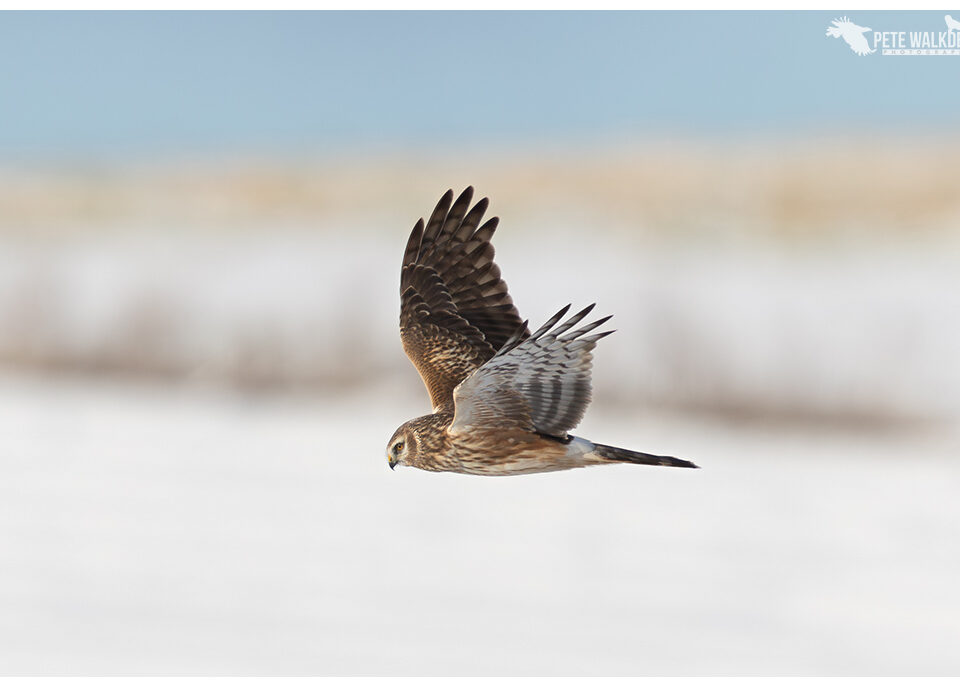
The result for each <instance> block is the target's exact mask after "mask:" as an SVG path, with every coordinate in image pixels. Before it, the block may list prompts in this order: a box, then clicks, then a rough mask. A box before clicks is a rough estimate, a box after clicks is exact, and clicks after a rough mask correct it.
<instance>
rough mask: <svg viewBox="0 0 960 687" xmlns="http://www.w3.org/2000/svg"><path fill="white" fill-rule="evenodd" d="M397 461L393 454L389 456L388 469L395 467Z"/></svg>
mask: <svg viewBox="0 0 960 687" xmlns="http://www.w3.org/2000/svg"><path fill="white" fill-rule="evenodd" d="M398 462H399V461H398V460H396V459H395V458H394V457H393V456H391V457H390V458H388V459H387V463H388V464H389V465H390V469H391V470H393V469H394V468H395V467H397V463H398Z"/></svg>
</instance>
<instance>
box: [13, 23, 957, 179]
mask: <svg viewBox="0 0 960 687" xmlns="http://www.w3.org/2000/svg"><path fill="white" fill-rule="evenodd" d="M843 14H849V15H850V17H851V18H852V19H853V20H854V21H855V22H856V23H858V24H860V25H863V26H869V27H871V28H873V29H875V30H891V31H892V30H906V31H909V30H938V31H939V30H942V29H943V28H944V23H943V14H944V13H943V12H906V13H891V12H862V11H850V12H844V11H841V10H838V11H835V12H819V11H818V12H729V13H714V12H676V13H672V12H642V13H640V12H638V13H587V12H575V13H573V12H564V13H528V12H516V13H474V12H451V13H420V12H412V13H393V12H382V13H378V12H363V13H340V12H335V13H324V12H315V13H270V12H250V13H216V12H213V13H210V12H171V13H152V12H133V13H114V12H106V13H93V12H91V13H73V12H62V13H58V12H44V13H33V12H4V13H0V160H2V159H3V158H5V159H6V160H7V161H8V162H9V161H14V160H33V159H42V160H45V159H60V158H67V159H87V158H90V159H99V158H103V157H108V158H116V157H121V158H125V157H138V156H156V155H172V156H177V155H181V154H184V155H217V154H238V153H239V154H250V153H253V154H281V155H284V154H295V155H296V154H302V153H308V154H323V153H327V152H331V153H336V152H342V151H344V150H352V149H363V150H365V151H372V152H376V151H377V150H379V149H386V148H398V147H400V148H403V147H443V146H450V145H459V144H463V143H467V142H469V143H471V144H474V145H486V144H512V143H514V142H531V141H532V142H547V143H557V142H560V143H573V144H576V143H578V142H583V141H586V142H589V141H591V140H597V139H604V140H609V139H610V138H611V137H617V136H631V137H643V138H651V137H653V138H656V137H658V136H685V135H690V136H706V137H725V138H726V137H748V136H755V135H762V136H771V135H772V136H787V137H789V136H797V135H803V134H805V133H809V132H815V133H825V134H839V135H844V134H846V133H849V132H856V133H863V132H865V131H866V132H877V133H878V134H881V135H887V134H890V133H903V134H912V133H921V134H922V133H930V132H938V131H948V130H952V129H954V128H955V126H956V123H957V120H958V114H960V56H950V57H884V56H881V55H879V54H875V55H869V56H865V57H858V56H856V55H854V54H853V53H852V52H851V51H850V50H849V49H848V48H847V46H846V45H845V44H844V43H843V42H842V40H839V39H834V38H828V37H826V36H825V29H826V26H827V24H828V23H829V21H830V19H831V18H833V17H836V16H842V15H843ZM954 14H955V15H956V16H960V10H958V12H955V13H954ZM0 164H2V161H0Z"/></svg>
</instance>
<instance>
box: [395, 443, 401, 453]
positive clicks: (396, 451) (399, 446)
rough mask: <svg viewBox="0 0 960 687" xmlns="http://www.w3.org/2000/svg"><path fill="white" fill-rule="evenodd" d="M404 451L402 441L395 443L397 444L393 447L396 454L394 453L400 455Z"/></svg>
mask: <svg viewBox="0 0 960 687" xmlns="http://www.w3.org/2000/svg"><path fill="white" fill-rule="evenodd" d="M402 450H403V442H402V441H398V442H397V443H395V444H394V445H393V452H394V453H400V451H402Z"/></svg>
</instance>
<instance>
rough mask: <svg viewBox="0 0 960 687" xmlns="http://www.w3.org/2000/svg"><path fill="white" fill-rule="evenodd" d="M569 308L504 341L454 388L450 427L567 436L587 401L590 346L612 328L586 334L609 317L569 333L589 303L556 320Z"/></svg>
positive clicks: (586, 310)
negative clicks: (529, 333) (529, 331)
mask: <svg viewBox="0 0 960 687" xmlns="http://www.w3.org/2000/svg"><path fill="white" fill-rule="evenodd" d="M569 309H570V306H569V305H568V306H567V307H565V308H563V309H562V310H561V311H560V312H558V313H557V314H556V315H554V316H553V317H551V318H550V320H549V321H548V322H547V323H546V324H545V325H543V326H542V327H541V328H540V329H538V330H537V331H536V332H534V333H533V335H532V336H529V337H527V338H521V337H519V336H517V337H514V338H513V339H511V340H510V341H508V342H507V344H506V345H504V347H503V348H502V349H500V351H499V352H498V353H497V354H496V355H495V356H494V357H493V358H491V359H490V360H488V361H487V362H486V363H484V364H483V365H482V366H481V367H480V368H479V369H478V370H477V371H476V372H474V373H473V374H472V375H470V376H469V377H467V378H466V379H465V380H464V381H463V383H462V384H460V386H458V387H457V388H456V390H455V391H454V393H453V398H454V404H455V409H456V412H455V415H454V418H453V424H452V425H451V426H450V430H449V431H450V432H452V433H457V432H468V431H471V430H474V429H478V428H484V429H503V430H506V429H522V430H525V431H528V432H537V433H539V434H545V435H548V436H553V437H556V438H558V439H566V438H567V432H568V431H569V430H571V429H573V428H574V427H576V426H577V424H579V422H580V420H581V419H583V414H584V412H585V411H586V409H587V406H588V405H589V404H590V367H591V363H592V361H593V354H592V353H591V351H593V348H594V346H596V343H597V341H599V340H600V339H602V338H603V337H605V336H607V335H608V334H612V333H613V332H611V331H606V332H600V333H598V334H590V335H589V336H585V335H586V334H589V333H590V332H592V331H593V330H594V329H596V328H597V327H598V326H600V325H601V324H603V323H604V322H606V321H607V320H609V319H610V317H609V316H608V317H604V318H602V319H599V320H596V321H595V322H591V323H590V324H588V325H586V326H583V327H581V328H580V329H577V330H575V331H572V332H570V333H567V331H568V330H570V329H571V328H572V327H573V326H574V325H576V324H578V323H579V322H580V321H581V320H582V319H583V318H584V317H586V316H587V314H588V313H589V312H590V311H591V310H593V305H591V306H590V307H588V308H585V309H584V310H581V311H580V312H578V313H577V314H576V315H574V316H573V317H571V318H570V319H568V320H566V321H565V322H563V323H562V324H559V325H557V322H559V321H560V319H561V318H562V317H563V316H564V315H566V314H567V311H568V310H569ZM554 325H556V326H554Z"/></svg>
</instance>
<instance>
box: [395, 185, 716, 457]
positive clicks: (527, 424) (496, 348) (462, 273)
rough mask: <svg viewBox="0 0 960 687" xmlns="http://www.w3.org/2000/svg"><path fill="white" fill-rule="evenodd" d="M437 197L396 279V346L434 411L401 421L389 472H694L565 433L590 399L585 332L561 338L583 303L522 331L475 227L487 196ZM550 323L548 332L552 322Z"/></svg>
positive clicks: (484, 237) (591, 340)
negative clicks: (637, 467)
mask: <svg viewBox="0 0 960 687" xmlns="http://www.w3.org/2000/svg"><path fill="white" fill-rule="evenodd" d="M472 198H473V188H472V187H469V188H467V189H466V190H465V191H464V192H463V193H461V194H460V197H459V198H457V200H456V201H455V202H453V203H452V205H451V201H453V191H447V192H446V193H445V194H444V196H443V197H442V198H441V199H440V202H439V203H437V207H436V208H435V209H434V211H433V214H432V215H430V220H429V221H428V222H427V223H426V225H424V222H423V219H421V220H420V221H419V222H417V224H416V226H414V227H413V231H412V232H411V234H410V238H409V239H408V240H407V248H406V251H405V252H404V255H403V267H402V269H401V272H400V339H401V341H402V342H403V348H404V350H405V351H406V352H407V355H408V356H409V358H410V360H411V361H412V362H413V364H414V365H415V366H416V368H417V370H418V371H419V372H420V376H421V377H422V378H423V383H424V384H425V385H426V387H427V391H428V392H429V394H430V400H431V402H432V403H433V413H432V414H430V415H424V416H423V417H418V418H416V419H413V420H410V421H409V422H405V423H404V424H402V425H401V426H400V427H399V429H397V431H396V432H394V433H393V437H392V438H391V439H390V443H389V444H388V445H387V459H388V460H389V463H390V467H391V468H394V467H396V466H397V465H410V466H412V467H416V468H420V469H422V470H433V471H436V472H462V473H466V474H471V475H519V474H524V473H531V472H550V471H553V470H567V469H570V468H579V467H585V466H587V465H608V464H611V463H639V464H642V465H669V466H673V467H683V468H695V467H697V466H696V465H694V464H693V463H690V462H688V461H685V460H679V459H677V458H670V457H668V456H654V455H650V454H648V453H638V452H636V451H628V450H627V449H622V448H616V447H614V446H605V445H604V444H595V443H593V442H592V441H587V440H586V439H581V438H579V437H575V436H573V435H570V434H568V433H567V432H568V431H569V430H570V429H572V428H573V427H575V426H576V425H577V424H578V423H579V422H580V419H581V418H582V417H583V414H584V411H585V410H586V408H587V405H588V404H589V403H590V363H591V360H592V357H593V356H592V353H591V351H593V348H594V346H595V345H596V343H597V341H598V340H600V339H601V338H603V337H604V336H607V335H608V334H611V333H612V332H609V331H605V332H599V333H593V334H591V332H593V330H594V329H596V328H597V327H598V326H600V325H601V324H603V323H604V322H606V321H607V320H608V319H610V318H609V317H604V318H602V319H599V320H596V321H594V322H591V323H590V324H587V325H585V326H582V327H580V328H579V329H575V330H574V331H570V330H571V329H573V328H574V327H575V326H576V325H578V324H580V322H581V321H582V320H583V319H584V318H585V317H586V316H587V314H588V313H589V312H590V311H591V310H592V309H593V306H592V305H591V306H590V307H588V308H585V309H584V310H581V311H580V312H578V313H577V314H576V315H574V316H572V317H570V318H568V319H567V320H565V321H563V322H561V320H562V319H563V318H564V316H565V315H566V314H567V310H569V308H570V306H569V305H568V306H566V307H565V308H563V309H562V310H560V312H558V313H557V314H556V315H554V316H553V317H551V318H550V320H549V321H548V322H547V323H546V324H544V325H543V326H542V327H540V329H538V330H537V331H535V332H534V333H533V334H531V333H530V330H529V329H528V328H527V323H526V322H522V321H521V320H520V315H519V313H518V312H517V309H516V307H514V305H513V301H512V300H511V299H510V295H509V294H508V293H507V285H506V284H505V283H504V282H503V280H502V279H500V269H499V268H498V267H497V265H496V264H495V263H494V262H493V246H492V245H491V243H490V239H491V238H492V237H493V232H494V230H495V229H496V228H497V223H498V222H499V219H498V218H496V217H494V218H492V219H490V220H487V222H486V223H484V224H483V225H482V226H481V224H480V222H481V220H482V219H483V213H484V212H486V210H487V199H486V198H484V199H482V200H481V201H479V202H478V203H477V204H476V205H474V206H473V208H472V209H470V210H469V212H468V211H467V210H468V209H469V208H470V201H471V199H472ZM558 323H559V324H558Z"/></svg>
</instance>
